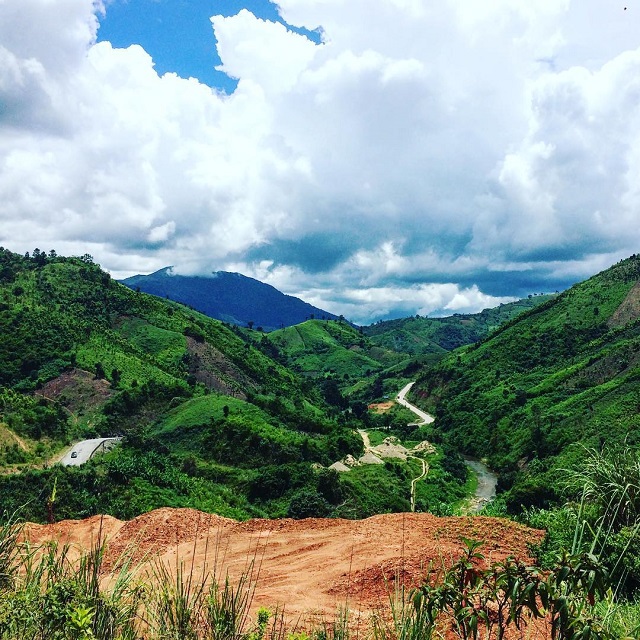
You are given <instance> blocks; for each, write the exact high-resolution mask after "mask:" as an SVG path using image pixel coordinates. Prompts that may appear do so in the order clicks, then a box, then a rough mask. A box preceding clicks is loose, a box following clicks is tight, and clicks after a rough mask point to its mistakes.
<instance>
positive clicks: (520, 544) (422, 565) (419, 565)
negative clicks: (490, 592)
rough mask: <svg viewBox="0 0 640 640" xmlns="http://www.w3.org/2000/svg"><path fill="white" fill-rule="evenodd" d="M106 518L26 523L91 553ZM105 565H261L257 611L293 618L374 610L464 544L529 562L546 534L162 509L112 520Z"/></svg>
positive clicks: (509, 526)
mask: <svg viewBox="0 0 640 640" xmlns="http://www.w3.org/2000/svg"><path fill="white" fill-rule="evenodd" d="M100 526H101V519H100V517H97V516H94V517H93V518H89V519H87V520H82V521H63V522H60V523H57V524H54V525H28V527H27V529H26V533H25V535H26V537H28V538H29V539H30V540H31V541H33V542H44V541H47V540H51V539H58V540H60V541H61V542H64V543H70V544H71V545H72V546H73V547H75V548H77V549H78V550H80V549H87V548H88V547H89V546H90V545H91V544H92V542H95V540H96V539H97V538H98V535H99V531H100ZM102 528H103V532H104V534H105V537H106V538H107V540H108V551H107V558H106V566H107V567H108V566H110V565H112V564H113V562H114V561H115V560H116V559H117V557H119V556H120V554H122V553H123V552H124V551H125V550H130V551H131V550H133V553H134V555H135V556H136V557H137V558H138V559H143V558H145V557H151V556H152V555H157V556H159V557H160V558H161V559H162V560H165V561H167V562H168V566H173V567H175V566H176V555H177V557H179V558H181V559H182V560H184V562H185V563H186V566H187V568H190V567H191V563H192V560H193V562H194V567H195V572H196V575H197V574H199V573H200V572H201V571H203V570H204V568H205V566H206V567H207V569H208V570H213V569H214V568H215V572H216V574H217V575H218V576H222V577H224V576H225V575H226V573H227V571H228V572H229V574H230V576H231V577H232V578H234V577H235V578H237V577H238V576H239V575H241V574H242V573H243V572H246V571H247V567H248V565H249V563H250V562H251V561H252V560H253V561H254V564H255V571H254V574H255V573H256V572H257V588H256V595H255V598H254V603H253V604H254V606H256V607H257V606H262V605H264V606H268V607H275V606H276V605H278V604H279V605H283V604H286V611H287V614H288V617H290V616H295V617H297V616H302V618H305V617H307V616H309V615H311V614H325V615H333V614H334V613H335V612H336V609H337V607H339V606H341V605H344V604H345V603H347V601H348V603H349V607H350V608H351V609H352V610H353V609H356V608H357V609H359V610H371V609H374V608H376V607H377V606H378V605H379V604H384V603H386V599H387V593H388V591H389V588H390V587H389V584H391V585H393V584H394V580H396V579H397V577H398V576H402V577H403V579H404V582H405V583H406V584H408V585H411V584H419V583H421V582H422V580H423V578H424V577H425V575H426V574H427V571H428V568H429V566H430V565H431V566H434V567H435V568H436V569H437V567H439V566H442V563H445V564H449V563H450V562H451V560H452V559H454V558H457V556H458V554H459V552H460V550H461V549H462V542H461V538H462V537H466V538H473V539H480V540H484V541H485V544H484V545H483V547H482V551H483V553H484V554H485V556H486V557H487V559H488V560H489V561H494V560H499V559H503V558H505V557H506V556H508V555H514V556H516V557H519V558H522V559H526V558H527V557H528V555H529V554H528V550H527V545H528V544H531V543H536V542H539V541H540V540H541V539H542V537H543V532H542V531H536V530H533V529H528V528H526V527H524V526H522V525H518V524H516V523H513V522H510V521H507V520H500V519H494V518H484V517H474V518H470V517H461V518H454V517H450V518H438V517H435V516H432V515H430V514H408V513H407V514H384V515H378V516H374V517H372V518H368V519H366V520H360V521H353V520H337V519H336V520H331V519H307V520H289V519H287V520H249V521H247V522H236V521H234V520H229V519H226V518H221V517H220V516H215V515H210V514H204V513H201V512H199V511H194V510H191V509H169V508H166V509H159V510H157V511H152V512H150V513H147V514H144V515H142V516H139V517H138V518H135V519H134V520H131V521H129V522H122V521H119V520H116V519H115V518H111V517H109V516H107V517H105V518H104V520H103V522H102Z"/></svg>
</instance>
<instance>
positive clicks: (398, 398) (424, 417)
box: [396, 382, 435, 427]
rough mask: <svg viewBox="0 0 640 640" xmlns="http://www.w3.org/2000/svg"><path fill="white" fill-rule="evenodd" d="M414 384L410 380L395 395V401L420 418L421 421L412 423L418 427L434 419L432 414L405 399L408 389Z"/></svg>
mask: <svg viewBox="0 0 640 640" xmlns="http://www.w3.org/2000/svg"><path fill="white" fill-rule="evenodd" d="M414 384H415V382H410V383H409V384H408V385H406V386H405V387H403V388H402V389H401V390H400V393H399V394H398V395H397V396H396V402H397V403H398V404H401V405H402V406H403V407H406V408H407V409H409V411H411V412H412V413H415V414H416V415H417V416H418V418H420V420H422V422H413V423H412V424H413V425H415V426H417V427H420V426H422V425H423V424H431V423H432V422H433V421H434V420H435V418H434V417H433V416H430V415H429V414H428V413H426V412H425V411H422V409H418V407H416V406H415V405H413V404H411V403H410V402H409V401H408V400H406V399H405V396H406V395H407V393H409V390H410V389H411V387H413V385H414Z"/></svg>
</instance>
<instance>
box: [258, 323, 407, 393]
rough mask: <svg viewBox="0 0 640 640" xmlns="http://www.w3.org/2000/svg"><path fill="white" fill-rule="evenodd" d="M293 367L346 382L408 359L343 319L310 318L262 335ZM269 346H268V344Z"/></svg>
mask: <svg viewBox="0 0 640 640" xmlns="http://www.w3.org/2000/svg"><path fill="white" fill-rule="evenodd" d="M262 342H263V344H265V346H267V345H271V348H272V349H273V353H274V354H275V355H279V356H280V357H281V358H282V359H283V361H284V362H286V363H287V365H288V366H289V367H291V369H293V370H294V371H298V372H300V373H303V374H304V375H306V376H309V377H314V378H319V377H327V376H329V377H333V378H335V379H337V380H339V381H342V382H344V383H347V384H348V383H349V382H350V381H351V382H355V381H357V380H359V379H361V378H364V377H368V376H371V375H372V374H375V373H378V372H380V371H382V370H383V369H386V368H388V367H390V366H392V365H395V364H397V363H398V362H400V361H401V360H403V359H405V358H406V357H403V356H402V355H400V354H398V353H396V352H395V351H392V350H389V349H386V348H384V347H379V346H377V345H376V344H374V343H373V342H372V341H371V340H369V339H368V338H367V337H366V336H365V335H363V334H362V333H361V332H360V331H359V330H358V329H356V328H355V327H353V326H351V325H350V324H348V323H346V322H342V321H334V320H307V321H306V322H303V323H301V324H298V325H295V326H293V327H287V328H285V329H279V330H278V331H273V332H271V333H269V334H267V335H265V336H264V337H263V338H262ZM267 348H268V347H267Z"/></svg>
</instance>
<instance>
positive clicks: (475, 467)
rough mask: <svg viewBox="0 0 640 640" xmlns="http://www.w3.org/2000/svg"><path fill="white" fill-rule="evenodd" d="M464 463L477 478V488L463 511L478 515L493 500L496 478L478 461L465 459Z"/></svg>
mask: <svg viewBox="0 0 640 640" xmlns="http://www.w3.org/2000/svg"><path fill="white" fill-rule="evenodd" d="M464 462H465V464H466V465H467V466H468V467H470V469H471V470H472V471H473V473H475V475H476V477H477V478H478V488H477V489H476V492H475V495H474V496H473V498H471V500H470V501H469V505H468V507H467V509H465V511H466V512H467V513H469V514H472V513H478V511H480V510H481V509H482V507H484V506H485V505H486V504H487V502H491V500H493V499H494V498H495V496H496V485H497V484H498V476H497V475H496V474H495V473H493V471H491V469H489V467H487V465H486V464H484V463H482V462H480V460H475V459H473V458H466V459H465V461H464Z"/></svg>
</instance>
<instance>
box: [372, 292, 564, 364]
mask: <svg viewBox="0 0 640 640" xmlns="http://www.w3.org/2000/svg"><path fill="white" fill-rule="evenodd" d="M554 297H555V294H540V295H534V296H530V297H529V298H524V299H523V300H518V301H517V302H510V303H508V304H501V305H500V306H498V307H495V308H493V309H484V310H483V311H480V312H479V313H469V314H458V313H456V314H454V315H452V316H447V317H444V318H425V317H420V316H416V317H410V318H401V319H398V320H385V321H381V322H377V323H376V324H372V325H370V326H368V327H363V333H364V335H366V336H368V337H369V338H370V339H371V342H373V343H374V344H376V345H378V346H380V347H384V348H385V349H392V350H394V351H400V352H402V353H409V354H413V355H418V354H444V353H447V352H449V351H451V350H453V349H456V348H457V347H461V346H464V345H466V344H472V343H474V342H477V341H478V340H482V339H483V338H485V337H486V336H487V335H489V334H490V333H491V332H492V331H494V330H495V329H497V328H498V327H500V326H501V325H503V324H504V323H505V322H508V321H509V320H512V319H513V318H515V317H516V316H517V315H519V314H520V313H523V312H524V311H527V310H529V309H533V308H535V307H537V306H538V305H541V304H543V303H544V302H547V301H548V300H551V299H552V298H554Z"/></svg>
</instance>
